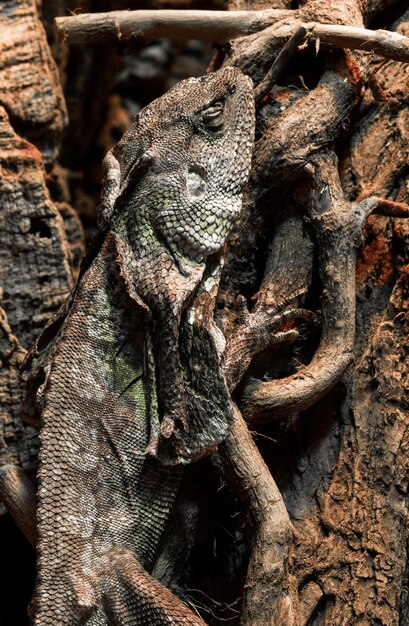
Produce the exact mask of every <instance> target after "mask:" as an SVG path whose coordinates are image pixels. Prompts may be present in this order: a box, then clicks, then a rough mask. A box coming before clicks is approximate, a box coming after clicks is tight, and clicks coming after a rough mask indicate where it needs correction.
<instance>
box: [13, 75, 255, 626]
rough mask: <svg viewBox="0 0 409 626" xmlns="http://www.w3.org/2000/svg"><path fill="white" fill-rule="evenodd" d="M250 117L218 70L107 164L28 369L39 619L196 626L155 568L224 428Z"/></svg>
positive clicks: (95, 625) (164, 107) (247, 90)
mask: <svg viewBox="0 0 409 626" xmlns="http://www.w3.org/2000/svg"><path fill="white" fill-rule="evenodd" d="M254 118H255V115H254V98H253V90H252V83H251V80H250V78H248V77H246V76H244V74H242V73H241V71H240V70H239V69H237V68H233V67H226V68H223V69H220V70H218V71H216V72H214V73H211V74H208V75H206V76H203V77H199V78H191V79H187V80H185V81H182V82H180V83H179V84H177V85H176V86H175V87H173V88H172V89H171V90H170V91H169V92H167V93H166V94H164V95H163V96H161V97H160V98H158V99H157V100H155V101H153V102H152V103H150V104H149V105H147V106H146V107H145V108H144V109H142V111H141V112H140V113H139V114H138V115H137V117H136V119H135V120H134V122H133V123H132V125H131V127H130V129H129V130H128V131H127V132H126V133H125V135H124V136H123V138H122V139H121V140H120V142H119V143H118V144H117V145H116V146H115V147H114V148H113V149H112V150H111V151H110V152H108V154H107V156H106V157H105V159H104V170H105V179H104V187H103V193H102V201H101V205H100V207H99V222H100V233H99V235H98V237H97V239H96V241H95V242H94V244H93V245H92V246H91V249H90V250H89V251H88V253H87V255H86V258H85V260H84V262H83V265H82V270H81V274H80V277H79V281H78V283H77V286H76V287H75V289H74V290H73V292H72V293H71V295H70V297H69V299H68V300H67V303H66V304H65V305H64V306H63V307H62V309H61V310H60V311H59V312H58V313H57V314H56V315H55V316H54V317H53V318H52V319H51V320H50V322H49V323H48V325H47V326H46V327H45V329H44V331H43V333H42V335H41V336H40V337H39V339H38V340H37V342H36V344H35V345H34V347H33V348H32V350H31V351H30V352H29V354H28V356H27V358H26V361H25V364H24V367H23V369H24V370H25V375H26V376H27V377H28V387H27V389H28V392H27V402H26V407H27V411H29V410H30V411H31V413H32V419H35V418H36V417H38V416H39V415H41V417H40V422H41V430H40V453H39V470H38V492H37V498H38V507H37V536H38V540H37V549H38V557H37V572H38V573H37V581H36V588H35V593H34V599H33V602H32V606H31V613H32V621H33V624H34V626H63V625H64V624H67V625H68V624H69V625H70V626H83V625H86V626H107V625H108V624H109V625H112V624H114V625H115V626H117V625H118V626H119V625H124V624H127V625H129V626H133V625H135V626H142V625H145V624H146V625H149V626H151V625H152V626H156V625H157V626H160V625H162V624H191V625H197V626H198V625H203V624H204V622H203V621H202V619H201V618H200V617H198V616H197V615H195V614H194V613H193V612H192V611H191V610H190V609H189V608H188V607H187V606H185V605H184V604H183V603H182V602H181V601H180V600H179V599H177V598H176V596H174V595H173V594H172V593H171V592H170V591H169V590H167V589H165V587H163V586H162V585H161V584H160V583H159V582H158V581H156V580H154V579H153V578H152V577H151V576H150V574H149V570H150V569H151V567H152V564H153V562H154V557H155V550H156V547H157V544H158V542H159V538H160V535H161V533H162V531H163V529H164V526H165V523H166V520H167V518H168V514H169V512H170V510H171V507H172V503H173V501H174V499H175V496H176V492H177V489H178V485H179V480H180V475H181V469H182V466H183V465H184V464H186V463H190V462H192V461H194V460H196V459H198V458H200V457H201V456H203V455H204V454H207V453H209V452H211V451H213V450H215V449H216V448H217V446H218V444H219V443H220V442H221V441H223V440H224V438H225V437H226V435H227V433H228V428H229V423H230V421H231V419H232V411H231V404H230V397H229V392H228V389H227V386H226V381H225V379H224V376H223V372H222V370H221V367H220V355H221V351H222V348H223V340H222V337H221V335H220V331H218V330H217V328H216V326H215V324H214V323H213V319H212V314H211V313H212V307H213V306H214V301H215V296H216V294H217V288H218V281H219V276H220V273H221V269H222V266H223V255H224V248H225V241H226V238H227V235H228V233H229V231H230V229H231V227H232V225H233V223H234V221H235V219H236V218H237V216H238V214H239V211H240V208H241V203H242V192H243V187H244V185H245V183H246V181H247V178H248V175H249V170H250V163H251V153H252V147H253V141H254Z"/></svg>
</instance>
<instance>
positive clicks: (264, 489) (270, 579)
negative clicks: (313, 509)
mask: <svg viewBox="0 0 409 626" xmlns="http://www.w3.org/2000/svg"><path fill="white" fill-rule="evenodd" d="M234 409H235V410H234V421H233V425H232V427H231V431H230V434H229V436H228V438H227V440H226V442H225V443H224V444H223V446H222V450H221V452H222V456H223V458H224V460H225V464H226V468H227V469H228V471H229V472H230V474H231V476H232V479H233V480H234V482H235V484H236V485H237V490H238V493H239V495H240V497H241V498H242V500H243V501H244V503H245V504H246V505H247V507H248V510H249V515H250V519H251V521H252V526H253V528H254V537H253V543H252V550H251V554H250V562H249V566H248V571H247V579H246V585H245V590H244V598H243V611H242V616H241V624H242V626H276V625H277V624H286V625H288V626H292V625H293V624H295V623H296V619H297V618H296V614H297V608H298V607H297V604H298V601H297V594H296V590H295V589H294V588H293V586H292V583H291V580H290V577H289V571H288V567H287V563H288V554H289V548H290V546H291V540H292V527H291V522H290V519H289V517H288V513H287V510H286V508H285V505H284V502H283V499H282V496H281V494H280V491H279V490H278V488H277V485H276V484H275V482H274V479H273V477H272V476H271V474H270V472H269V470H268V468H267V466H266V465H265V463H264V461H263V459H262V457H261V455H260V452H259V451H258V449H257V446H256V445H255V443H254V441H253V440H252V437H251V435H250V433H249V431H248V429H247V426H246V424H245V422H244V420H243V418H242V416H241V414H240V411H239V410H238V409H237V407H234Z"/></svg>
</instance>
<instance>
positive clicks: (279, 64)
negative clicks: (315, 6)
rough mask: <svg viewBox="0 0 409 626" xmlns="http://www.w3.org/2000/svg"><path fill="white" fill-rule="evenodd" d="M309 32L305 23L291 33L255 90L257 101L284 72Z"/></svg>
mask: <svg viewBox="0 0 409 626" xmlns="http://www.w3.org/2000/svg"><path fill="white" fill-rule="evenodd" d="M307 34H308V29H307V28H306V27H305V25H304V24H301V26H300V27H299V28H298V29H297V30H296V31H295V33H294V34H293V35H291V37H290V39H289V40H288V41H287V43H286V44H285V45H284V46H283V48H282V49H281V51H280V53H279V55H278V56H277V58H276V60H275V61H274V63H273V65H272V66H271V68H270V70H269V71H268V72H267V74H266V76H265V77H264V79H263V80H262V82H261V83H260V84H259V85H257V87H256V88H255V90H254V99H255V101H256V102H259V100H261V99H262V98H263V97H264V96H265V95H266V94H267V93H268V92H269V91H270V89H271V88H272V86H273V85H274V84H275V83H276V82H277V80H278V79H279V78H280V76H281V75H282V74H283V72H284V70H285V68H286V67H287V64H288V62H289V60H290V59H291V57H293V56H294V54H295V53H296V52H297V50H298V48H299V46H300V45H301V44H302V43H303V42H304V41H305V40H306V37H307Z"/></svg>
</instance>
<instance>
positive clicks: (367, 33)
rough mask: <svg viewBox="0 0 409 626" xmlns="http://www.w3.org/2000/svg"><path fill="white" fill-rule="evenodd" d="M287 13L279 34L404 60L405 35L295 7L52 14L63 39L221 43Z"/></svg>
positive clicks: (407, 53)
mask: <svg viewBox="0 0 409 626" xmlns="http://www.w3.org/2000/svg"><path fill="white" fill-rule="evenodd" d="M291 15H293V17H294V23H293V24H289V25H288V26H287V27H286V28H284V29H281V30H280V38H281V39H282V38H289V37H291V36H292V35H294V33H295V32H296V31H297V30H298V29H299V28H300V27H303V28H305V29H306V30H307V31H308V32H307V35H306V38H307V39H314V40H319V41H320V42H321V43H323V44H328V45H331V46H335V47H338V48H351V49H356V50H362V51H365V52H375V53H377V54H380V55H381V56H384V57H386V58H388V59H395V60H397V61H404V62H409V38H408V37H405V36H403V35H400V34H398V33H395V32H390V31H385V30H377V31H374V30H369V29H366V28H357V27H355V26H342V25H339V24H319V23H316V22H309V23H305V24H302V23H300V22H299V19H300V18H302V14H301V13H299V12H296V11H285V10H278V9H277V10H274V9H271V10H265V11H204V10H203V11H201V10H189V11H182V10H180V11H179V10H137V11H111V12H109V13H84V14H82V15H74V16H71V17H57V18H56V19H55V27H56V33H57V38H58V40H59V41H64V42H67V43H109V42H115V41H126V40H129V39H134V38H136V37H142V38H143V39H155V38H157V37H173V38H175V39H203V40H206V41H213V42H215V43H226V42H227V41H229V40H231V39H234V38H235V37H241V36H244V35H249V34H251V33H254V32H257V31H260V30H263V29H265V28H267V27H269V26H271V24H273V23H275V22H277V21H278V20H280V19H282V18H285V17H290V16H291Z"/></svg>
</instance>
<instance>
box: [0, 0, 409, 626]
mask: <svg viewBox="0 0 409 626" xmlns="http://www.w3.org/2000/svg"><path fill="white" fill-rule="evenodd" d="M80 5H81V9H82V10H83V11H86V12H96V11H111V10H121V9H125V8H132V9H140V8H144V9H152V8H171V9H183V8H189V9H208V8H215V9H219V10H222V9H230V10H239V11H242V10H253V11H254V10H264V9H268V10H271V9H274V10H278V11H277V12H276V13H275V14H274V15H275V17H273V18H271V21H270V22H269V23H268V25H267V26H268V27H266V28H265V29H264V30H261V31H260V32H251V33H250V34H247V35H245V36H242V37H238V38H236V39H234V40H233V41H231V42H230V43H229V44H225V45H223V46H219V48H218V49H217V52H216V54H214V53H213V52H212V51H211V50H210V48H209V47H208V46H207V44H202V43H200V42H191V41H185V40H184V36H183V35H182V38H181V40H179V41H178V42H176V41H171V40H160V41H157V40H155V41H151V42H148V43H145V42H143V41H142V40H141V39H140V38H139V39H136V38H135V37H134V38H131V43H130V44H127V45H128V47H126V48H125V47H124V46H123V45H122V46H119V45H116V44H110V45H106V46H105V45H103V46H100V47H98V46H92V45H87V44H83V45H80V46H78V47H75V46H72V47H71V48H68V47H67V46H66V45H63V46H62V47H60V46H58V45H57V44H56V42H55V38H54V32H53V28H52V19H53V18H54V17H56V16H64V15H67V12H68V11H67V10H74V9H76V8H78V7H79V6H80ZM39 9H40V13H38V11H39ZM270 15H273V14H270ZM40 18H41V19H40ZM269 19H270V18H269ZM301 23H302V24H310V25H311V24H320V25H322V27H323V29H324V30H325V25H328V26H329V27H330V26H331V27H332V26H338V27H339V26H348V27H357V28H369V29H379V28H383V29H388V30H390V31H395V32H397V33H399V34H400V35H403V36H406V37H408V36H409V13H408V11H406V13H405V7H403V5H402V3H397V2H394V0H365V1H362V0H349V1H348V2H345V1H341V0H340V1H336V2H330V1H329V0H328V1H327V0H325V1H323V0H306V1H305V2H296V3H294V2H290V1H287V0H277V1H275V2H272V3H266V2H262V1H260V0H256V1H254V2H253V1H251V2H250V1H249V0H243V1H242V0H234V2H231V3H223V2H216V1H215V2H214V3H213V4H212V6H209V5H206V6H203V3H200V2H199V1H196V0H195V1H193V0H190V1H189V0H186V2H175V1H173V2H172V1H171V0H169V1H165V0H163V2H162V0H160V1H155V3H154V4H152V3H151V4H149V6H148V5H147V4H146V3H145V4H142V3H139V4H136V3H130V4H129V3H124V2H120V1H118V2H113V1H111V0H106V1H105V2H99V1H97V0H88V1H85V2H81V3H79V2H78V3H77V2H64V1H63V0H61V2H58V3H55V2H51V0H43V2H42V3H39V2H34V0H32V1H30V0H6V1H5V2H3V3H2V5H1V7H0V33H1V34H0V168H1V176H0V208H1V211H0V255H1V256H0V287H1V302H0V305H1V315H0V359H1V362H2V370H1V376H0V403H1V406H0V433H1V435H0V460H1V463H2V464H5V463H13V464H16V465H19V466H21V467H23V468H25V469H26V470H29V472H31V477H32V478H34V474H35V469H36V453H37V442H36V433H35V430H34V429H33V428H32V427H31V426H29V425H27V424H25V423H24V422H23V420H22V417H24V416H23V415H22V409H21V401H22V398H23V396H24V387H23V384H22V382H21V380H20V377H19V373H18V368H19V366H20V364H21V362H22V359H23V358H24V354H25V350H26V349H27V348H28V347H29V346H30V344H31V343H32V341H33V340H34V339H35V338H36V336H37V335H38V333H39V331H40V329H41V327H42V326H43V325H44V323H45V322H46V321H47V319H49V317H50V316H51V315H52V314H53V312H54V311H55V310H56V309H57V308H58V307H59V305H60V304H61V303H62V302H63V301H64V299H65V297H66V295H67V293H68V291H69V289H70V288H71V286H72V284H73V281H74V279H75V275H76V273H77V272H78V267H79V261H80V258H81V256H82V254H83V249H84V247H83V230H82V228H83V226H84V227H85V231H86V234H87V236H88V237H90V236H92V234H93V233H94V232H95V206H96V205H97V203H98V199H99V190H100V185H101V166H100V163H101V159H102V156H103V154H104V152H105V151H106V150H107V149H109V148H110V147H111V146H112V144H113V143H115V142H116V141H117V140H118V139H119V137H120V136H121V134H122V133H123V132H124V130H125V129H126V127H127V126H128V124H129V121H130V119H131V117H132V115H134V114H135V113H136V112H137V111H138V110H139V108H140V107H142V106H144V105H145V104H146V103H147V102H148V101H149V100H150V99H152V98H154V97H156V96H158V95H160V94H161V93H162V92H163V91H164V90H166V89H167V88H169V86H170V85H171V84H172V82H175V81H177V80H180V79H181V78H184V77H185V76H187V75H193V74H201V73H203V72H204V71H205V68H206V64H207V62H208V61H209V59H210V56H211V54H213V58H212V61H211V65H210V67H211V68H213V69H214V68H217V67H219V66H221V65H222V64H234V65H237V66H238V67H240V68H241V69H242V70H243V71H244V72H246V73H247V74H249V75H250V76H251V77H252V78H253V80H254V82H255V85H256V89H257V87H258V91H256V93H257V138H256V139H257V141H256V147H255V151H254V156H253V168H252V173H251V179H250V183H249V186H248V192H247V196H246V200H245V204H244V208H243V212H242V215H241V217H240V220H239V222H238V224H237V225H236V227H235V229H234V232H233V233H232V235H231V237H230V241H229V246H228V257H227V262H226V267H225V271H224V275H223V280H222V286H221V290H220V293H219V299H218V303H217V307H216V318H217V322H218V324H219V325H220V327H221V328H222V329H223V331H224V333H225V335H226V337H227V341H228V350H227V352H226V354H227V356H226V361H227V362H226V363H225V366H226V371H227V372H228V378H229V382H230V384H231V387H232V389H234V391H232V393H233V397H234V401H235V407H236V408H235V422H234V426H233V428H232V432H231V434H230V436H229V439H228V440H227V441H226V443H225V444H224V445H223V446H222V447H221V448H220V451H219V453H217V454H214V455H213V456H212V458H211V459H208V460H203V461H200V462H199V463H196V464H193V465H192V466H191V467H190V468H188V470H187V471H186V473H185V478H184V481H183V484H182V489H181V492H180V498H179V501H178V503H177V506H176V507H175V511H174V514H173V517H172V519H171V520H170V522H169V526H168V529H167V532H166V533H165V536H164V538H163V541H162V546H161V550H160V553H159V554H158V560H157V563H156V566H155V569H154V574H155V576H157V577H158V578H159V579H160V580H162V581H163V582H165V584H166V585H167V586H170V587H171V588H173V589H174V590H175V591H176V592H177V593H178V594H179V595H181V596H182V597H183V599H185V600H186V601H187V602H188V603H191V604H193V605H195V606H196V607H197V609H198V610H199V611H200V612H201V614H202V616H203V619H204V620H205V621H206V623H208V624H209V626H216V625H218V624H222V623H225V621H224V620H226V619H228V620H229V621H228V622H227V623H230V624H239V623H240V624H242V625H243V626H267V625H271V626H350V625H351V626H352V625H357V626H358V625H359V626H375V625H382V626H409V610H408V606H409V597H408V585H409V579H408V576H409V574H408V571H409V568H408V564H407V563H408V559H407V556H408V555H407V550H408V545H409V542H408V530H407V528H408V475H409V474H408V469H409V468H408V464H409V461H408V458H409V456H408V453H409V439H408V432H409V431H408V419H409V417H408V415H409V410H408V409H409V407H408V391H409V387H408V380H409V355H408V348H407V346H408V339H409V337H408V334H409V326H408V307H409V286H408V275H409V250H408V242H409V224H408V221H407V219H406V218H402V217H390V216H391V215H395V216H396V215H398V216H401V215H404V214H405V213H406V212H407V205H408V204H409V184H408V178H407V174H408V165H407V163H408V156H409V131H408V128H409V112H408V111H409V109H408V99H409V80H408V79H409V64H407V63H402V62H399V61H397V60H393V59H392V60H391V59H389V60H387V61H385V59H384V58H383V57H381V56H377V55H375V54H368V53H365V52H362V51H361V50H350V49H345V50H342V49H340V48H339V46H338V47H334V46H331V45H330V42H327V44H326V45H324V44H323V41H324V39H323V41H318V39H319V38H318V39H317V36H316V35H315V37H314V38H313V39H312V40H311V41H310V42H309V43H305V45H304V38H305V36H306V33H305V32H304V30H303V29H305V27H304V26H303V27H301V28H300V24H301ZM180 24H181V28H182V30H183V20H181V21H180ZM311 28H312V26H310V29H311ZM307 30H308V28H307V29H306V31H307ZM246 32H249V31H246ZM310 32H311V31H310ZM322 32H324V31H322ZM325 32H331V28H328V29H326V31H325ZM293 33H294V38H293V39H292V41H291V42H290V43H289V44H288V43H287V42H288V39H289V36H290V35H291V34H293ZM178 36H180V34H179V35H178ZM47 38H48V41H47ZM204 39H208V36H206V37H204ZM388 41H390V39H389V40H388ZM317 42H318V43H317ZM345 43H347V42H345ZM404 44H405V42H404ZM351 45H352V44H351ZM279 55H280V56H279ZM53 57H54V58H53ZM57 66H58V70H59V72H58V71H57ZM271 66H273V67H272V69H271V72H269V73H268V71H269V69H270V68H271ZM267 73H268V79H267V82H265V81H264V82H263V79H264V77H265V76H266V74H267ZM63 87H64V89H65V100H64V96H63ZM65 102H66V103H67V104H65ZM66 106H67V108H68V112H69V118H70V125H69V126H68V129H67V130H66V132H65V136H64V140H62V138H63V130H64V128H65V127H66V125H67V112H66ZM60 149H61V151H60V156H58V152H59V150H60ZM368 199H370V200H368ZM385 200H387V202H385ZM377 213H378V214H377ZM78 216H80V217H81V220H82V224H83V226H82V225H81V222H80V220H79V217H78ZM297 307H303V308H307V309H310V310H312V311H314V312H315V314H316V316H318V317H319V318H320V322H319V324H317V323H316V321H315V322H314V319H315V318H314V316H310V317H309V316H308V315H305V316H304V319H301V320H298V321H295V317H296V316H295V315H293V314H292V313H291V311H292V310H293V309H294V308H297ZM280 311H281V312H283V311H284V312H285V313H284V318H285V323H284V324H283V325H282V326H281V327H279V328H277V327H276V325H275V322H274V319H275V318H274V316H275V315H277V314H279V313H280ZM250 326H251V328H252V330H253V334H254V333H255V334H256V336H257V338H258V341H257V346H258V347H257V350H253V352H252V349H253V348H252V346H253V344H252V342H251V341H250V340H249V336H248V332H247V330H248V328H249V327H250ZM266 328H267V329H268V332H267V331H266ZM246 350H247V351H248V354H247V355H244V356H243V354H244V352H245V351H246ZM256 352H257V353H256ZM254 353H256V354H254ZM239 357H240V358H239ZM242 357H243V358H242ZM243 363H244V366H243ZM249 363H250V365H249ZM240 364H241V365H240ZM240 367H242V368H244V369H245V368H247V369H246V372H245V373H244V376H243V378H242V380H241V381H240V382H238V380H235V377H236V378H240V376H241V374H243V372H241V373H240V376H238V375H237V371H236V370H237V368H240ZM237 383H238V384H237ZM236 384H237V386H235V385H236ZM246 422H247V425H246ZM5 519H6V518H5V516H4V517H3V521H4V520H5ZM0 523H1V522H0ZM1 528H2V529H3V540H2V543H1V545H0V548H1V550H2V552H3V555H4V556H5V559H4V562H5V565H4V566H3V565H2V566H1V568H2V571H4V572H6V571H8V570H9V569H10V568H12V561H13V554H12V555H8V554H7V542H8V541H9V538H10V537H11V539H12V542H13V543H12V545H13V551H14V552H13V553H14V555H18V554H19V552H18V550H20V549H21V547H18V541H17V540H16V538H14V536H13V531H12V527H11V525H10V524H8V522H6V523H5V524H3V526H1ZM21 541H23V540H21ZM22 555H23V556H22V559H23V561H22V564H21V568H22V569H23V570H24V567H25V564H27V567H28V568H30V557H29V556H27V554H26V553H25V552H23V553H22ZM15 558H17V557H16V556H15ZM27 585H28V586H29V584H28V583H27ZM29 591H30V590H29V589H28V588H27V589H26V590H25V592H24V593H25V594H26V595H25V596H24V598H25V599H24V600H20V602H23V603H24V602H25V603H27V602H28V594H29ZM8 593H9V592H8V591H7V587H6V586H4V587H2V588H0V595H2V596H4V597H5V596H6V595H7V594H8ZM3 604H4V601H3ZM0 607H1V603H0ZM1 610H3V609H1V608H0V621H4V622H5V623H13V624H15V625H16V626H18V625H19V624H27V623H28V621H27V619H26V618H24V617H21V618H20V616H19V613H18V611H19V609H18V607H17V606H16V605H14V606H9V607H8V608H7V606H6V608H5V609H4V615H2V614H1Z"/></svg>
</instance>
